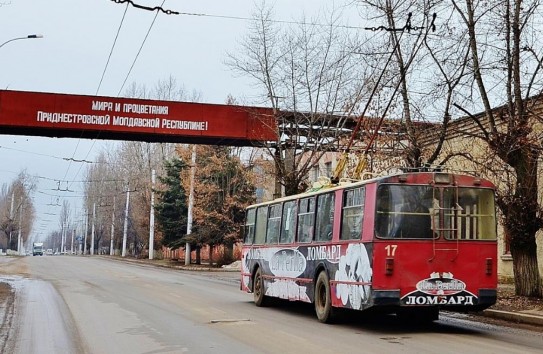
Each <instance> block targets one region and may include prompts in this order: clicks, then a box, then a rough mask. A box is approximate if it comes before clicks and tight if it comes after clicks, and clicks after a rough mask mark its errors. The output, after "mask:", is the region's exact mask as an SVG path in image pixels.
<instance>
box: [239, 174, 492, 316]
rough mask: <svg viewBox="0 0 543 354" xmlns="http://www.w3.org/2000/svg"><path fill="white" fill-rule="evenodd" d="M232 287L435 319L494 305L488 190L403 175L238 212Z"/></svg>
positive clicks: (460, 179)
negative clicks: (241, 220)
mask: <svg viewBox="0 0 543 354" xmlns="http://www.w3.org/2000/svg"><path fill="white" fill-rule="evenodd" d="M244 231H245V235H244V236H245V243H244V247H243V251H242V257H243V258H242V272H241V289H242V290H244V291H247V292H252V293H254V299H255V303H256V304H257V305H259V306H262V305H264V304H266V302H267V301H268V300H269V298H271V297H275V298H281V299H288V300H291V301H303V302H311V303H314V304H315V311H316V313H317V317H318V319H319V320H320V321H321V322H329V321H331V320H332V318H334V314H335V313H334V309H335V308H347V309H354V310H367V309H370V308H372V309H373V310H376V311H382V312H384V313H391V312H392V313H396V314H397V315H398V316H412V315H413V314H415V312H416V314H417V316H416V317H417V318H418V319H421V320H425V321H426V320H428V321H431V320H435V319H437V317H438V314H439V310H440V309H447V310H450V311H461V312H466V311H479V310H482V309H484V308H487V307H489V306H491V305H492V304H494V303H495V301H496V294H497V291H496V287H497V269H496V267H497V260H496V254H497V252H496V251H497V245H496V215H495V205H494V186H493V185H492V183H490V182H489V181H486V180H483V179H480V178H474V177H470V176H465V175H455V174H445V173H429V172H427V173H405V174H400V175H395V176H387V177H380V178H376V179H372V180H368V181H362V182H356V183H352V184H347V185H341V186H335V187H331V188H326V189H322V190H319V191H317V192H313V193H304V194H300V195H296V196H291V197H286V198H282V199H278V200H274V201H271V202H267V203H261V204H257V205H253V206H250V207H249V208H247V215H246V223H245V227H244Z"/></svg>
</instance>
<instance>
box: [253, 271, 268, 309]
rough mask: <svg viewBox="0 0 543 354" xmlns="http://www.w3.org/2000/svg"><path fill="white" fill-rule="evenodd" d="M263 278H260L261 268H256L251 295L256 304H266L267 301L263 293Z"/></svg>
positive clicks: (260, 305)
mask: <svg viewBox="0 0 543 354" xmlns="http://www.w3.org/2000/svg"><path fill="white" fill-rule="evenodd" d="M264 291H265V290H264V279H263V278H262V270H261V269H260V268H258V269H257V270H256V273H255V279H254V283H253V295H254V301H255V304H256V306H259V307H262V306H266V304H267V303H268V297H267V296H266V295H264Z"/></svg>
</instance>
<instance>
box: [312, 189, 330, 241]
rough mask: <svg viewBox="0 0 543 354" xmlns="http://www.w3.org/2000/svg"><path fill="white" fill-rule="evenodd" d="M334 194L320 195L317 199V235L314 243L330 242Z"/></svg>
mask: <svg viewBox="0 0 543 354" xmlns="http://www.w3.org/2000/svg"><path fill="white" fill-rule="evenodd" d="M334 196H335V194H334V193H326V194H321V195H319V196H318V198H317V233H316V235H315V241H320V242H322V241H331V240H332V228H333V225H334V207H335V204H334V200H335V198H334Z"/></svg>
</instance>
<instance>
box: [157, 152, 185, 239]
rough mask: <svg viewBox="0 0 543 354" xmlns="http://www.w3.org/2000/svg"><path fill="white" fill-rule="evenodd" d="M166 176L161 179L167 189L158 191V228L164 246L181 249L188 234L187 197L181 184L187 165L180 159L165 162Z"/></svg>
mask: <svg viewBox="0 0 543 354" xmlns="http://www.w3.org/2000/svg"><path fill="white" fill-rule="evenodd" d="M164 168H165V169H166V176H164V177H159V180H160V182H162V184H163V185H164V187H165V189H164V190H162V191H157V194H158V199H159V201H158V203H157V204H156V205H155V211H156V215H155V216H156V219H157V224H158V225H157V226H158V228H159V230H160V231H161V232H162V236H163V238H162V244H163V245H164V246H166V247H171V248H179V247H180V246H182V245H183V243H184V241H182V239H183V237H184V236H185V235H186V233H187V197H186V193H185V188H184V187H183V185H182V184H181V172H182V171H183V170H185V169H186V168H187V164H186V163H185V162H184V161H183V160H180V159H178V158H173V159H172V160H168V161H165V162H164Z"/></svg>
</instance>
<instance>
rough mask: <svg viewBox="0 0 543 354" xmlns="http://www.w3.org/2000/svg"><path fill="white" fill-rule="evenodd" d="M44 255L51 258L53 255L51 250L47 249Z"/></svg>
mask: <svg viewBox="0 0 543 354" xmlns="http://www.w3.org/2000/svg"><path fill="white" fill-rule="evenodd" d="M45 254H46V255H48V256H52V255H53V250H52V249H51V248H48V249H47V251H45Z"/></svg>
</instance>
